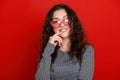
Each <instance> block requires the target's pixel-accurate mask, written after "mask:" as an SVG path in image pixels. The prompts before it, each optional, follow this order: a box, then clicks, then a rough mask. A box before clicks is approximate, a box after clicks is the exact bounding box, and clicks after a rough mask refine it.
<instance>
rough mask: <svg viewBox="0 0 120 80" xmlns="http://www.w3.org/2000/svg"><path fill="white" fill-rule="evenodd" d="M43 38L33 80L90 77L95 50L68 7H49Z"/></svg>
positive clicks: (71, 79) (81, 78)
mask: <svg viewBox="0 0 120 80" xmlns="http://www.w3.org/2000/svg"><path fill="white" fill-rule="evenodd" d="M42 39H43V42H42V48H41V57H40V62H39V66H38V69H37V71H36V74H35V80H92V77H93V73H94V49H93V47H92V46H91V45H90V44H89V43H88V42H87V40H86V39H85V33H84V30H83V27H82V26H81V23H80V21H79V19H78V17H77V16H76V14H75V12H74V11H73V10H72V9H71V8H70V7H68V6H67V5H65V4H58V5H55V6H53V7H52V8H51V9H50V11H49V12H48V14H47V17H46V20H45V23H44V25H43V36H42Z"/></svg>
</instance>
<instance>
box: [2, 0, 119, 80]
mask: <svg viewBox="0 0 120 80" xmlns="http://www.w3.org/2000/svg"><path fill="white" fill-rule="evenodd" d="M56 3H65V4H67V5H69V6H70V7H72V8H73V9H74V11H75V12H76V13H77V15H78V17H79V18H80V20H81V21H82V23H83V25H84V27H85V29H86V31H87V37H88V40H89V41H90V42H91V43H92V44H93V45H94V48H95V72H94V80H120V74H119V73H120V48H119V46H120V36H119V35H120V5H119V0H79V1H78V0H1V1H0V80H34V74H35V72H36V69H37V61H38V53H39V50H40V48H39V46H40V45H39V44H40V40H39V39H40V34H41V26H42V24H43V22H44V18H45V16H46V14H47V12H48V10H49V9H50V7H51V6H53V5H54V4H56Z"/></svg>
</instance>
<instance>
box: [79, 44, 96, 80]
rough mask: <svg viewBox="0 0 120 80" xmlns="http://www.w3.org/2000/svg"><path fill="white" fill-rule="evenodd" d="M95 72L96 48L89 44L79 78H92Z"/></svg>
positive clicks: (83, 79) (81, 79) (88, 79)
mask: <svg viewBox="0 0 120 80" xmlns="http://www.w3.org/2000/svg"><path fill="white" fill-rule="evenodd" d="M93 73H94V48H93V47H92V46H91V45H88V46H87V48H86V51H85V53H84V54H83V59H82V63H81V69H80V73H79V79H78V80H92V78H93Z"/></svg>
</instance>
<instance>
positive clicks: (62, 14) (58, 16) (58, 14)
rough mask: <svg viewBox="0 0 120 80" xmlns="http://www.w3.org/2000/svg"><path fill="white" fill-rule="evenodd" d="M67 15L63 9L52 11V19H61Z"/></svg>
mask: <svg viewBox="0 0 120 80" xmlns="http://www.w3.org/2000/svg"><path fill="white" fill-rule="evenodd" d="M66 16H67V13H66V11H65V10H64V9H59V10H56V11H55V12H54V13H53V19H61V18H64V17H66Z"/></svg>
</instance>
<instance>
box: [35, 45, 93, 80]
mask: <svg viewBox="0 0 120 80" xmlns="http://www.w3.org/2000/svg"><path fill="white" fill-rule="evenodd" d="M54 49H55V46H54V45H53V44H51V43H47V45H46V48H45V50H44V53H43V54H42V56H43V57H42V59H41V61H40V63H39V65H38V69H37V72H36V74H35V80H92V77H93V73H94V49H93V47H92V46H91V45H88V46H87V48H86V51H85V53H84V55H83V60H82V64H81V65H80V64H79V62H77V63H75V64H74V63H71V62H70V61H68V62H66V60H68V59H69V56H68V54H67V51H66V52H63V51H61V50H58V53H57V57H56V59H55V62H54V64H52V66H51V54H52V53H53V51H54Z"/></svg>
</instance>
